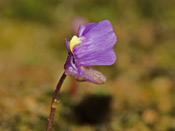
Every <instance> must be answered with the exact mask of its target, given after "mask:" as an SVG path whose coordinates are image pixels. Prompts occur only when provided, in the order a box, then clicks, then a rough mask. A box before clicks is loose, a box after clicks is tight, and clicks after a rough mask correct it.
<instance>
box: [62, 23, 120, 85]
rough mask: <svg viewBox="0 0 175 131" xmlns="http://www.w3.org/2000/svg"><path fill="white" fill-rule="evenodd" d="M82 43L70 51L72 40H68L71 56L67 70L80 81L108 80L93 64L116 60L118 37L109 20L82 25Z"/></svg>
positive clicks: (108, 62)
mask: <svg viewBox="0 0 175 131" xmlns="http://www.w3.org/2000/svg"><path fill="white" fill-rule="evenodd" d="M78 36H79V38H81V43H80V44H77V45H75V46H74V47H73V49H72V52H71V51H70V42H69V41H67V40H66V46H67V48H68V51H69V56H68V58H67V61H66V63H65V72H66V74H68V75H72V76H74V78H75V79H77V80H79V81H90V82H92V83H96V84H102V83H104V82H106V77H105V76H104V75H103V74H102V73H101V72H99V71H97V70H95V69H94V68H93V67H91V66H92V65H112V64H114V62H115V61H116V55H115V52H114V50H113V46H114V45H115V43H116V41H117V37H116V35H115V33H114V32H113V28H112V25H111V23H110V22H109V21H108V20H104V21H101V22H99V23H90V24H87V25H86V26H80V28H79V34H78Z"/></svg>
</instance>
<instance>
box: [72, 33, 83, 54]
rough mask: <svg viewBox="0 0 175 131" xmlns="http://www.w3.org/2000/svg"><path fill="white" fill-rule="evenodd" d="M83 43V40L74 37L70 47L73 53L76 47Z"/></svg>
mask: <svg viewBox="0 0 175 131" xmlns="http://www.w3.org/2000/svg"><path fill="white" fill-rule="evenodd" d="M81 42H82V41H81V38H78V37H77V36H76V35H74V36H73V37H72V39H71V40H70V45H69V46H70V50H71V52H72V50H73V48H74V46H76V45H78V44H80V43H81Z"/></svg>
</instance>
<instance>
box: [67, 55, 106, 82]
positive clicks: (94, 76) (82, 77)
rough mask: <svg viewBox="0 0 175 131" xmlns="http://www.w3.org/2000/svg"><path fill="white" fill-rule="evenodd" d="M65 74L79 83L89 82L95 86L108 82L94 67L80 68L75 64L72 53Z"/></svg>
mask: <svg viewBox="0 0 175 131" xmlns="http://www.w3.org/2000/svg"><path fill="white" fill-rule="evenodd" d="M64 69H65V73H66V74H67V75H71V76H73V77H74V78H75V79H76V80H78V81H89V82H92V83H95V84H103V83H105V82H106V77H105V76H104V75H103V74H102V73H101V72H99V71H97V70H96V69H94V68H93V67H85V66H80V67H79V68H78V67H77V66H76V63H74V57H73V55H72V54H71V53H69V56H68V58H67V60H66V63H65V65H64Z"/></svg>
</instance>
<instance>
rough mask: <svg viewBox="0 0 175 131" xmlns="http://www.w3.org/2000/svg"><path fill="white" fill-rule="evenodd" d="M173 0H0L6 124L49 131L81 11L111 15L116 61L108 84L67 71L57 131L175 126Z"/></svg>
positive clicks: (0, 98)
mask: <svg viewBox="0 0 175 131" xmlns="http://www.w3.org/2000/svg"><path fill="white" fill-rule="evenodd" d="M174 5H175V1H174V0H168V1H165V0H154V1H153V0H142V1H141V0H132V1H126V0H122V1H119V0H49V1H48V0H1V1H0V130H1V131H43V130H45V129H46V126H47V118H48V115H49V110H50V102H51V99H52V93H53V91H54V88H55V85H56V83H57V81H58V79H59V77H60V76H61V74H62V73H63V71H64V69H63V65H64V61H65V59H66V57H67V49H66V46H65V42H64V40H65V38H68V39H70V38H71V36H72V35H73V33H72V30H71V29H72V28H71V23H72V20H73V19H74V18H75V17H77V16H82V17H84V18H86V19H87V20H89V22H98V21H101V20H104V19H109V20H110V21H111V23H112V25H113V27H114V30H115V32H116V34H117V36H118V42H117V44H116V46H115V47H114V49H115V52H116V54H117V57H118V59H117V62H116V63H115V65H113V66H111V67H97V68H98V69H99V70H100V71H102V72H103V73H104V74H105V75H106V76H107V78H108V81H107V83H106V84H104V85H93V84H91V83H77V82H76V81H74V80H73V79H72V78H71V77H68V78H67V79H66V81H65V83H64V84H63V87H62V89H61V93H60V104H59V106H58V109H57V113H56V117H55V121H54V130H55V131H110V130H111V131H175V86H174V80H175V10H174V8H175V7H174Z"/></svg>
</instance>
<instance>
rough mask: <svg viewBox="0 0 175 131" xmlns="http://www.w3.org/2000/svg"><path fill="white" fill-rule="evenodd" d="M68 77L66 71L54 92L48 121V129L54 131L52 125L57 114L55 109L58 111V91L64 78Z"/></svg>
mask: <svg viewBox="0 0 175 131" xmlns="http://www.w3.org/2000/svg"><path fill="white" fill-rule="evenodd" d="M65 78H66V74H65V72H64V73H63V75H62V76H61V78H60V80H59V82H58V84H57V86H56V89H55V92H54V94H53V98H52V103H51V109H50V116H49V119H48V120H49V122H48V126H47V131H52V126H53V119H54V115H55V111H56V108H57V105H58V102H59V101H58V100H57V97H58V93H59V91H60V89H61V85H62V84H63V81H64V79H65Z"/></svg>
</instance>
